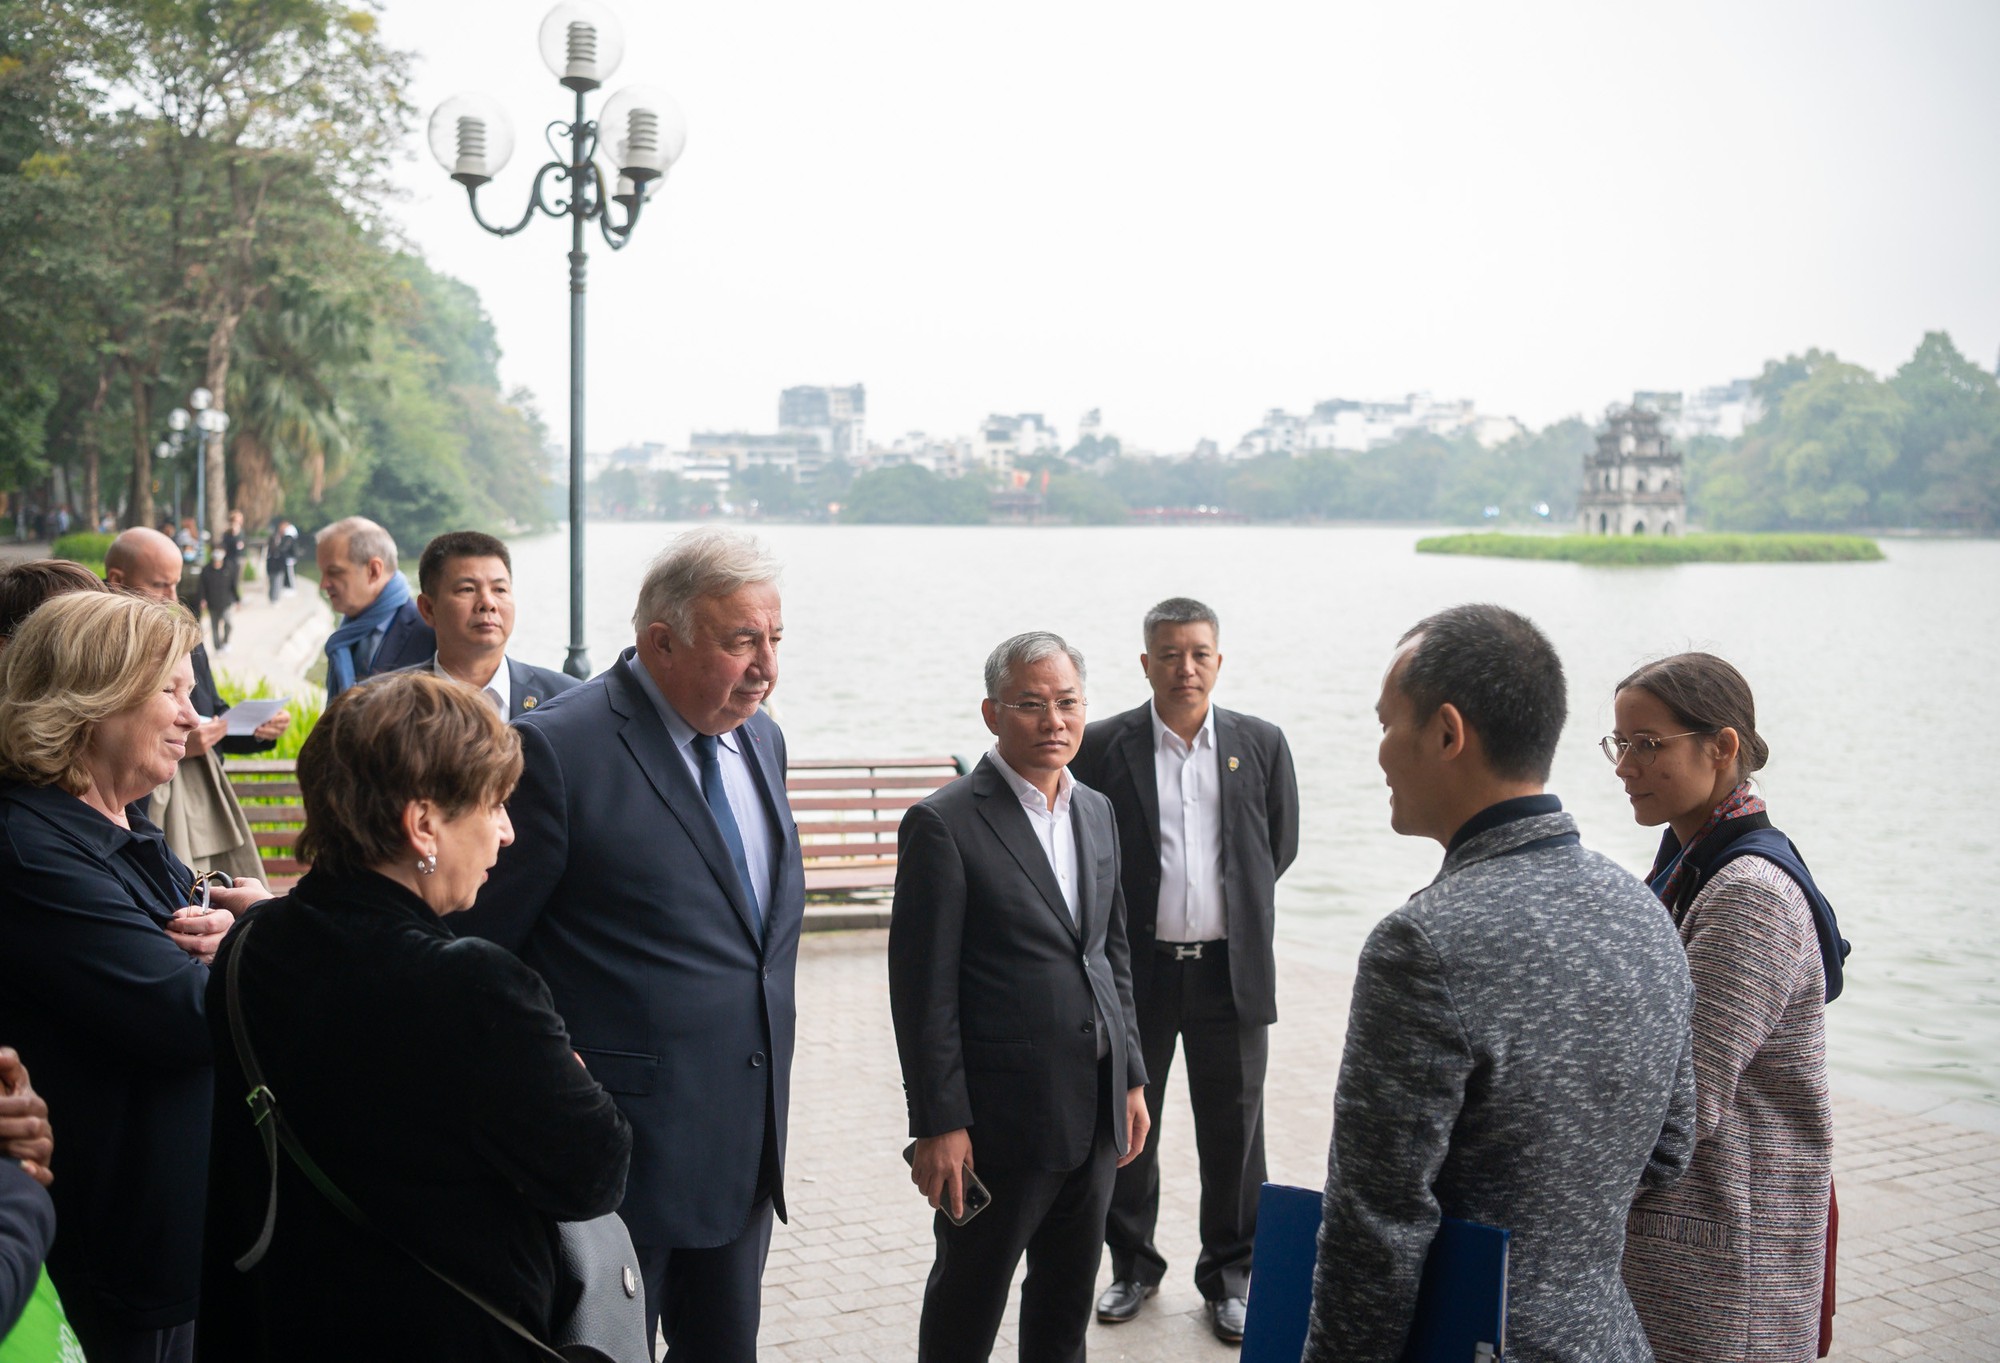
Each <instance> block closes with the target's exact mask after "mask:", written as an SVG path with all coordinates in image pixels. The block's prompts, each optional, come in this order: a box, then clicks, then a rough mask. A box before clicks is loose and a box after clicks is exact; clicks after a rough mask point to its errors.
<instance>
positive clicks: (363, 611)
mask: <svg viewBox="0 0 2000 1363" xmlns="http://www.w3.org/2000/svg"><path fill="white" fill-rule="evenodd" d="M313 556H314V559H315V561H316V562H317V563H318V564H319V588H320V590H321V591H323V592H325V593H326V601H327V604H328V605H330V606H332V607H333V608H334V609H335V610H337V611H339V612H340V613H341V615H342V616H344V617H346V619H345V623H343V624H342V625H341V626H340V627H339V628H338V629H336V630H334V632H333V634H332V636H331V637H330V638H328V639H327V641H326V698H327V699H328V700H332V699H333V698H334V697H335V696H337V695H339V694H340V693H341V692H342V691H345V690H346V689H347V688H348V687H350V686H352V685H354V683H356V682H358V681H366V680H367V679H368V678H370V677H374V676H378V675H380V674H381V673H384V672H395V671H398V670H400V669H402V668H405V667H408V666H410V665H411V664H412V663H420V662H423V661H425V660H426V659H428V658H430V657H431V656H432V655H433V654H435V653H436V652H437V635H436V634H435V633H433V632H432V630H431V627H430V626H429V625H427V624H425V623H424V617H423V616H422V614H421V613H419V612H418V610H417V603H416V598H415V596H414V595H413V594H412V593H411V591H410V582H409V579H408V578H406V577H404V576H403V574H402V573H401V572H400V571H398V570H397V567H396V539H395V536H393V535H391V534H390V533H389V532H388V531H387V530H384V529H383V528H382V527H381V526H379V525H377V524H375V522H373V521H371V520H369V519H368V518H367V517H366V516H349V517H347V519H345V520H339V521H335V522H334V523H333V524H332V525H329V526H327V527H326V528H325V529H323V530H321V531H320V532H319V534H317V535H316V536H314V537H313Z"/></svg>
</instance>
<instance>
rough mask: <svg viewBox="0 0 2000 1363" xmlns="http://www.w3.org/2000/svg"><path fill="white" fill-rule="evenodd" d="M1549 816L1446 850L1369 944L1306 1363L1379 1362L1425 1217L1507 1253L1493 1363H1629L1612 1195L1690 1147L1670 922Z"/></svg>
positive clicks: (1689, 1082)
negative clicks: (1466, 1229)
mask: <svg viewBox="0 0 2000 1363" xmlns="http://www.w3.org/2000/svg"><path fill="white" fill-rule="evenodd" d="M1575 835H1576V823H1575V821H1574V820H1573V819H1572V818H1571V817H1570V816H1569V815H1568V814H1563V813H1551V814H1540V815H1534V816H1531V817H1528V818H1524V819H1517V820H1515V821H1514V822H1511V823H1506V824H1502V825H1500V826H1499V827H1496V828H1490V829H1488V830H1487V831H1485V832H1483V833H1479V834H1476V835H1475V836H1473V837H1471V838H1469V839H1467V840H1466V841H1465V842H1463V843H1461V844H1460V845H1458V846H1456V847H1454V848H1452V849H1451V850H1450V851H1449V852H1448V853H1447V854H1446V856H1445V860H1444V867H1443V869H1442V870H1440V871H1439V872H1438V876H1437V879H1436V880H1435V881H1433V882H1432V883H1431V884H1430V886H1429V887H1428V888H1426V889H1423V890H1420V891H1419V892H1418V893H1417V894H1416V895H1414V896H1412V897H1411V899H1410V901H1409V902H1408V903H1407V904H1405V905H1403V907H1402V908H1400V909H1398V910H1396V912H1394V913H1392V914H1390V915H1389V916H1388V917H1387V918H1384V919H1383V920H1382V922H1381V923H1380V924H1378V925H1377V926H1376V928H1375V930H1374V931H1373V932H1372V933H1370V934H1369V937H1368V945H1367V946H1366V947H1365V948H1363V950H1362V953H1361V964H1360V967H1359V969H1358V970H1357V971H1356V973H1355V980H1354V1003H1353V1006H1352V1008H1351V1009H1350V1011H1349V1014H1348V1023H1347V1050H1346V1054H1345V1056H1344V1057H1343V1058H1342V1060H1341V1064H1340V1081H1339V1085H1338V1089H1337V1092H1336V1094H1335V1097H1334V1122H1333V1146H1332V1149H1331V1151H1330V1152H1329V1155H1328V1159H1327V1183H1326V1202H1325V1214H1324V1216H1323V1218H1322V1220H1321V1223H1320V1239H1319V1262H1318V1267H1317V1270H1316V1272H1315V1276H1314V1284H1313V1304H1312V1325H1311V1332H1310V1334H1309V1336H1308V1338H1307V1343H1306V1350H1305V1363H1396V1360H1398V1359H1400V1358H1401V1357H1402V1356H1403V1348H1404V1344H1405V1342H1406V1338H1407V1336H1408V1333H1409V1329H1410V1323H1411V1318H1412V1316H1413V1314H1414V1310H1413V1308H1414V1306H1415V1303H1416V1296H1417V1284H1418V1281H1419V1278H1420V1276H1421V1274H1422V1271H1423V1265H1424V1257H1425V1255H1426V1254H1427V1253H1428V1252H1429V1250H1430V1245H1431V1240H1432V1238H1433V1237H1434V1236H1435V1235H1436V1234H1437V1226H1438V1217H1439V1216H1440V1215H1441V1214H1448V1215H1452V1216H1460V1217H1464V1218H1466V1219H1467V1220H1472V1221H1480V1222H1484V1223H1486V1224H1487V1225H1492V1226H1504V1227H1506V1228H1508V1229H1509V1230H1511V1231H1512V1232H1513V1233H1514V1238H1513V1243H1512V1248H1511V1256H1510V1262H1509V1285H1508V1324H1507V1348H1506V1356H1507V1358H1509V1359H1511V1360H1518V1361H1519V1363H1646V1360H1648V1359H1650V1357H1651V1355H1650V1354H1649V1353H1648V1352H1647V1349H1646V1338H1645V1335H1644V1333H1643V1332H1642V1331H1641V1329H1640V1324H1639V1318H1638V1316H1637V1315H1635V1314H1634V1313H1633V1310H1632V1303H1631V1300H1630V1299H1629V1298H1628V1297H1627V1296H1626V1291H1625V1285H1624V1283H1623V1282H1622V1281H1621V1280H1620V1277H1619V1272H1618V1265H1619V1254H1620V1251H1621V1249H1622V1248H1623V1245H1624V1240H1625V1218H1626V1214H1627V1212H1628V1211H1629V1210H1630V1208H1631V1205H1632V1197H1633V1194H1634V1193H1635V1192H1636V1191H1637V1190H1638V1189H1639V1187H1640V1185H1641V1182H1642V1181H1643V1182H1644V1183H1645V1185H1646V1186H1649V1187H1651V1186H1660V1185H1664V1184H1667V1183H1670V1182H1672V1181H1673V1180H1674V1179H1675V1178H1677V1177H1679V1176H1680V1174H1681V1173H1682V1171H1683V1170H1684V1169H1685V1168H1686V1167H1687V1161H1688V1157H1689V1153H1690V1150H1691V1147H1692V1145H1693V1141H1694V1131H1693V1127H1694V1115H1695V1101H1694V1099H1695V1095H1694V1058H1693V1048H1692V1043H1691V1041H1690V1038H1689V1032H1688V1025H1689V1021H1688V1020H1689V1016H1690V1010H1691V1009H1692V1007H1693V1004H1694V990H1693V987H1692V986H1691V985H1690V983H1689V980H1688V970H1687V957H1686V955H1685V954H1684V953H1683V952H1682V950H1681V946H1680V942H1679V939H1678V938H1676V937H1675V935H1674V926H1673V920H1672V919H1671V918H1669V917H1668V915H1667V911H1666V910H1665V909H1664V908H1663V907H1661V905H1660V901H1659V900H1657V899H1655V898H1654V897H1653V896H1652V894H1651V893H1650V892H1648V891H1647V889H1646V887H1645V886H1644V885H1642V884H1640V883H1639V882H1638V881H1637V880H1635V879H1633V878H1632V876H1630V875H1629V874H1627V873H1626V872H1625V871H1623V870H1620V869H1619V868H1618V867H1617V866H1616V865H1614V864H1613V863H1612V862H1610V861H1608V860H1607V859H1605V858H1604V857H1601V856H1599V855H1598V854H1597V853H1595V852H1590V851H1586V850H1585V849H1584V848H1582V847H1580V846H1578V845H1577V844H1576V842H1575V841H1574V839H1575Z"/></svg>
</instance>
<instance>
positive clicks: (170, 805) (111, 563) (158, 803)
mask: <svg viewBox="0 0 2000 1363" xmlns="http://www.w3.org/2000/svg"><path fill="white" fill-rule="evenodd" d="M181 568H182V560H181V551H180V547H179V546H178V545H176V544H175V543H174V542H173V541H172V540H170V539H168V538H167V537H166V536H165V535H162V534H161V533H160V532H159V531H157V530H148V529H146V528H144V527H142V526H135V527H133V528H132V529H130V530H127V531H125V532H124V533H122V534H121V535H119V536H118V538H117V539H115V540H113V541H111V547H110V548H109V549H107V550H105V552H104V580H105V581H106V582H108V583H109V584H111V586H113V587H115V588H118V589H119V590H121V591H127V592H131V593H132V594H134V595H135V596H144V597H149V598H151V599H152V600H154V601H161V602H164V603H166V604H167V605H173V604H174V603H175V602H176V601H177V600H178V599H179V598H178V596H177V595H176V592H177V590H178V588H179V587H180V581H181ZM192 661H193V663H194V691H193V693H192V694H191V695H190V696H189V700H190V701H191V702H192V703H193V705H194V709H195V713H196V714H198V715H201V716H203V719H202V722H201V725H200V727H198V728H196V729H195V731H194V732H193V733H191V734H189V735H188V739H187V751H186V752H185V753H184V754H183V755H182V757H181V765H180V770H179V771H178V772H176V773H175V775H174V779H173V780H171V781H169V782H168V783H167V784H166V785H164V786H161V787H160V788H159V789H158V790H157V791H155V792H153V801H152V810H151V813H150V815H149V817H150V818H151V819H152V820H153V822H154V823H157V824H158V825H160V827H161V829H162V830H163V831H164V832H165V833H166V835H167V845H168V846H169V847H171V848H173V850H174V855H175V856H178V857H179V858H180V859H181V860H182V861H185V862H186V863H187V864H188V865H189V866H191V867H193V868H194V869H195V870H196V871H226V872H228V873H229V874H230V875H232V876H239V877H241V876H252V877H261V876H262V875H263V873H264V871H263V862H262V859H261V858H260V857H259V856H258V853H257V843H256V840H255V839H254V838H253V837H252V836H251V833H250V823H249V820H247V819H246V818H244V816H243V809H242V807H241V806H240V805H239V804H238V803H237V801H236V794H235V792H234V791H232V790H231V789H230V788H229V779H228V777H227V776H226V775H225V774H224V772H223V769H222V758H221V754H223V753H259V752H269V751H270V750H271V749H272V748H274V747H276V746H277V743H278V737H279V735H281V734H283V733H284V732H285V730H286V729H289V728H290V727H291V724H292V717H291V716H290V715H289V714H287V713H285V712H284V711H282V710H280V711H279V712H278V713H277V714H275V715H273V716H271V718H269V719H267V720H265V721H264V723H263V724H261V725H259V726H258V728H257V730H256V732H255V733H253V734H239V735H237V736H235V737H230V736H229V721H228V720H227V719H225V718H224V717H223V716H224V715H225V714H226V713H227V712H228V710H229V706H228V704H227V703H226V702H224V701H223V699H222V694H221V692H220V691H218V690H217V689H216V685H215V671H214V669H213V668H211V667H210V666H209V662H208V648H207V646H206V645H205V644H196V645H195V647H194V655H193V658H192Z"/></svg>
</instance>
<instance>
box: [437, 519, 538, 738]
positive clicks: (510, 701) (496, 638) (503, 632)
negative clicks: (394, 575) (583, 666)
mask: <svg viewBox="0 0 2000 1363" xmlns="http://www.w3.org/2000/svg"><path fill="white" fill-rule="evenodd" d="M417 610H418V612H419V613H420V614H421V615H422V616H423V619H424V623H425V624H427V625H429V626H430V627H431V628H432V629H433V630H434V631H435V632H436V634H437V653H436V654H435V655H434V656H433V657H432V658H431V659H430V660H429V661H427V662H421V663H413V664H412V665H411V666H409V667H407V668H404V669H403V670H404V671H406V672H413V671H418V670H423V671H429V672H435V673H437V675H439V676H440V677H450V678H452V679H453V680H455V681H462V682H464V683H465V684H466V685H467V686H470V687H473V688H475V689H477V690H480V691H484V692H485V693H486V697H487V699H488V700H490V701H491V702H492V703H493V706H494V708H495V709H497V710H499V712H500V714H501V716H502V717H503V718H506V719H519V718H520V717H521V716H522V715H524V714H526V713H528V712H529V711H530V710H533V709H534V708H535V707H536V706H538V705H540V704H541V703H542V702H543V701H546V700H548V699H550V698H551V697H553V696H559V695H561V694H562V693H563V692H565V691H567V690H569V689H570V688H571V687H572V686H575V685H576V678H575V677H570V676H565V675H564V674H563V673H561V672H555V671H552V670H550V669H549V668H546V667H536V666H535V665H534V664H532V663H524V662H522V661H521V660H520V659H518V658H510V657H508V656H507V644H508V641H509V640H511V639H512V638H513V637H514V610H515V604H514V560H513V556H512V555H510V554H509V553H508V552H507V546H506V544H505V543H504V542H502V541H501V540H498V539H496V538H494V537H493V536H492V535H487V534H482V533H481V532H480V531H477V530H451V531H447V532H446V533H444V534H442V535H439V536H438V537H437V538H436V539H433V540H432V541H431V542H430V543H429V544H427V545H425V546H424V554H423V558H422V559H420V560H419V561H418V564H417Z"/></svg>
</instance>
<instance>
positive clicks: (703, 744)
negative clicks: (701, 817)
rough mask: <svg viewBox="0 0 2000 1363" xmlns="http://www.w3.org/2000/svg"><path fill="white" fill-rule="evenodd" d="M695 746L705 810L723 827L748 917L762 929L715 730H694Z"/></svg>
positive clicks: (741, 835) (740, 832) (748, 866)
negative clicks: (747, 905)
mask: <svg viewBox="0 0 2000 1363" xmlns="http://www.w3.org/2000/svg"><path fill="white" fill-rule="evenodd" d="M694 750H695V753H696V754H697V755H698V756H699V757H700V758H701V795H702V798H703V799H704V800H707V801H708V812H709V813H711V814H713V815H714V816H715V826H716V827H717V828H718V829H720V830H721V831H722V841H723V843H724V844H725V845H726V846H727V847H728V848H729V859H730V860H731V861H732V862H734V863H735V864H736V877H737V879H738V880H740V881H741V882H742V883H743V897H744V898H745V899H746V900H748V901H749V902H750V920H751V921H752V922H753V923H755V924H756V925H757V930H758V931H759V932H762V931H763V930H764V915H763V913H762V912H761V911H760V910H759V909H758V907H757V891H756V889H755V888H754V887H753V884H752V882H751V879H750V858H749V857H748V856H746V855H745V854H744V851H743V830H741V829H740V828H738V827H737V826H736V811H734V810H732V809H731V808H730V807H729V792H728V791H727V790H725V789H723V786H722V753H721V751H720V747H719V745H718V744H717V742H716V738H715V735H714V734H696V735H695V736H694Z"/></svg>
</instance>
